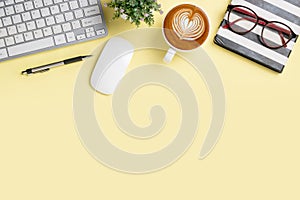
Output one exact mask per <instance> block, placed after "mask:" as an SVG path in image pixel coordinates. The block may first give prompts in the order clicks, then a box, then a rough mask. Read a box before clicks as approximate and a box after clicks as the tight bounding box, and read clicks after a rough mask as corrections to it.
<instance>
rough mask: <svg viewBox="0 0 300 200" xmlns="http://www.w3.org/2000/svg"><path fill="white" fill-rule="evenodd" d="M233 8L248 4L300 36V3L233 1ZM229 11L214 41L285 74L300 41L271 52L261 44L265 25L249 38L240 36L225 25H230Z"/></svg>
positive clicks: (298, 1)
mask: <svg viewBox="0 0 300 200" xmlns="http://www.w3.org/2000/svg"><path fill="white" fill-rule="evenodd" d="M231 4H232V5H244V6H247V7H249V8H251V9H252V10H254V11H255V12H256V14H257V15H258V16H260V17H262V18H264V19H267V20H268V21H280V22H283V23H285V24H287V25H289V26H290V27H291V28H292V30H293V31H294V32H295V33H296V34H297V35H299V33H300V0H232V1H231ZM227 15H228V12H226V14H225V16H224V18H223V21H222V23H221V26H220V28H219V30H218V32H217V35H216V36H215V40H214V42H215V43H216V44H218V45H220V46H222V47H224V48H226V49H229V50H230V51H233V52H235V53H237V54H240V55H242V56H244V57H246V58H249V59H251V60H253V61H255V62H257V63H259V64H262V65H264V66H266V67H268V68H270V69H272V70H274V71H277V72H282V70H283V68H284V66H285V65H286V62H287V60H288V58H289V56H290V53H291V51H292V49H293V47H294V45H295V42H296V40H297V38H298V37H297V38H295V39H293V40H291V41H290V42H289V43H288V45H287V47H286V48H285V47H282V48H279V49H269V48H267V47H265V46H263V45H262V44H261V43H260V41H259V36H260V33H261V29H262V27H261V26H259V25H258V26H256V27H255V28H254V29H253V30H252V31H251V32H250V33H247V34H245V35H239V34H236V33H234V32H232V31H230V30H229V29H225V28H223V27H222V26H223V25H224V24H225V23H226V20H227Z"/></svg>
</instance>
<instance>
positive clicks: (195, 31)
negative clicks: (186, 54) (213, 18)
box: [164, 4, 209, 50]
mask: <svg viewBox="0 0 300 200" xmlns="http://www.w3.org/2000/svg"><path fill="white" fill-rule="evenodd" d="M208 32H209V22H208V19H207V16H206V14H205V13H204V12H203V11H202V10H201V9H200V8H198V7H197V6H194V5H191V4H181V5H178V6H176V7H174V8H173V9H172V10H171V11H170V12H169V13H168V14H167V16H166V17H165V20H164V33H165V36H166V39H167V40H168V41H169V43H170V44H171V45H173V46H174V47H176V48H178V49H181V50H191V49H194V48H197V47H198V46H200V45H201V44H202V43H203V42H204V41H205V39H206V38H207V36H208Z"/></svg>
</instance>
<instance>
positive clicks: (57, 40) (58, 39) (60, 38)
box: [54, 34, 67, 45]
mask: <svg viewBox="0 0 300 200" xmlns="http://www.w3.org/2000/svg"><path fill="white" fill-rule="evenodd" d="M54 40H55V44H56V45H60V44H64V43H66V42H67V41H66V38H65V35H64V34H61V35H56V36H54Z"/></svg>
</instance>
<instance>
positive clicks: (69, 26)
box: [62, 23, 72, 32]
mask: <svg viewBox="0 0 300 200" xmlns="http://www.w3.org/2000/svg"><path fill="white" fill-rule="evenodd" d="M62 27H63V30H64V31H65V32H68V31H70V30H71V29H72V28H71V24H70V23H65V24H63V25H62Z"/></svg>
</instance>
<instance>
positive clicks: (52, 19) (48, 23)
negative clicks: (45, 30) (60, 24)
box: [46, 16, 55, 26]
mask: <svg viewBox="0 0 300 200" xmlns="http://www.w3.org/2000/svg"><path fill="white" fill-rule="evenodd" d="M46 24H47V25H48V26H50V25H53V24H55V21H54V17H52V16H50V17H47V18H46Z"/></svg>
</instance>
